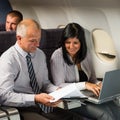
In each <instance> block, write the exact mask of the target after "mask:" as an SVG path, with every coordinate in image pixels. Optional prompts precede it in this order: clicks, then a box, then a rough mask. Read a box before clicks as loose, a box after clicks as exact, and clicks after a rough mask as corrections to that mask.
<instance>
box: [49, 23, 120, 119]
mask: <svg viewBox="0 0 120 120" xmlns="http://www.w3.org/2000/svg"><path fill="white" fill-rule="evenodd" d="M90 57H91V55H90V53H88V51H87V45H86V41H85V34H84V29H83V28H82V27H81V26H80V25H79V24H77V23H70V24H68V25H67V26H66V27H65V28H64V30H63V33H62V37H61V47H60V48H58V49H57V50H55V52H54V53H53V54H52V56H51V60H50V62H51V73H52V77H53V83H54V84H55V85H58V86H60V87H63V86H66V85H68V84H71V83H76V86H77V88H78V89H79V90H84V89H87V90H90V91H92V92H93V93H94V94H95V95H96V96H98V95H99V92H100V89H101V82H99V81H98V80H97V79H96V76H95V72H94V70H93V66H92V64H91V63H92V61H91V58H90ZM111 109H112V110H111ZM71 111H73V112H76V113H78V114H81V115H83V116H86V117H88V118H90V119H97V120H118V119H120V118H119V112H118V111H119V108H118V106H116V105H115V104H114V102H113V101H112V102H107V103H104V104H101V105H95V104H92V103H89V102H86V105H82V106H81V107H79V108H75V109H72V110H71Z"/></svg>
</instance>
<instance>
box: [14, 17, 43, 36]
mask: <svg viewBox="0 0 120 120" xmlns="http://www.w3.org/2000/svg"><path fill="white" fill-rule="evenodd" d="M30 22H31V23H30ZM30 26H33V27H34V28H36V29H39V30H41V26H40V24H39V23H38V22H37V21H35V20H33V19H25V20H23V21H21V22H20V23H19V24H18V26H17V29H16V34H17V35H20V36H22V37H25V36H26V32H27V29H28V28H29V27H30Z"/></svg>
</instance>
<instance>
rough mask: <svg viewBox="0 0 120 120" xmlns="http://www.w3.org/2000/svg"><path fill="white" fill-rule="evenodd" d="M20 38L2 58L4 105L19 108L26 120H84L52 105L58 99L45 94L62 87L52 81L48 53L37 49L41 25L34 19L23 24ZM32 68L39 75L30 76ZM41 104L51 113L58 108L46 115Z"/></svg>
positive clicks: (0, 76)
mask: <svg viewBox="0 0 120 120" xmlns="http://www.w3.org/2000/svg"><path fill="white" fill-rule="evenodd" d="M16 38H17V41H16V44H15V45H14V46H12V47H11V48H9V49H8V50H7V51H6V52H5V53H3V54H2V55H1V58H0V69H1V70H0V104H2V105H5V106H12V107H16V108H17V109H18V110H19V112H20V115H21V119H22V120H38V119H39V120H41V119H42V120H61V119H62V120H73V119H74V120H77V119H78V120H80V117H78V116H76V115H73V113H71V112H69V111H65V110H63V109H60V108H57V107H56V106H57V105H58V103H59V102H60V101H57V102H55V103H51V102H50V100H52V99H54V98H53V97H52V96H50V95H48V94H47V93H45V92H52V91H54V90H56V89H58V87H57V86H54V85H53V84H51V83H50V81H49V80H48V70H47V67H46V58H45V54H44V53H43V52H42V51H41V50H40V49H38V48H37V47H38V46H39V42H40V38H41V28H40V26H39V24H38V23H37V22H36V21H34V20H31V19H26V20H23V21H21V22H20V23H19V24H18V26H17V30H16ZM28 56H29V57H30V58H28ZM30 59H31V60H30ZM28 60H29V62H28ZM31 61H32V63H31ZM31 64H32V65H33V66H32V67H33V68H32V67H30V65H31ZM29 67H30V70H29ZM32 69H34V73H35V75H33V74H34V73H33V72H32V75H31V74H30V72H31V71H32ZM33 76H34V77H33ZM31 77H32V79H31ZM35 78H36V79H35ZM33 80H34V83H33ZM36 83H37V84H36ZM34 86H35V87H34ZM36 88H38V89H37V90H36ZM39 89H40V91H39ZM36 91H37V92H36ZM41 105H43V106H44V108H49V107H51V110H52V107H55V108H54V109H53V112H52V111H51V113H44V112H45V111H44V110H43V107H41Z"/></svg>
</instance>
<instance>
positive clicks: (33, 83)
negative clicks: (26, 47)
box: [26, 53, 53, 113]
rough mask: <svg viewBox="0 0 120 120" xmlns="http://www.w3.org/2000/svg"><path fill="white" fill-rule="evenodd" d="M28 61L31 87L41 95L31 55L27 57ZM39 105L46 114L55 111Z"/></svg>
mask: <svg viewBox="0 0 120 120" xmlns="http://www.w3.org/2000/svg"><path fill="white" fill-rule="evenodd" d="M26 61H27V67H28V73H29V78H30V85H31V87H32V89H33V92H34V93H35V94H39V93H41V91H40V88H39V85H38V83H37V80H36V77H35V72H34V69H33V65H32V61H31V55H30V54H29V53H28V55H27V56H26ZM38 105H39V106H40V108H41V109H42V111H44V112H45V113H49V112H52V111H53V107H49V106H45V105H44V104H40V103H39V104H38Z"/></svg>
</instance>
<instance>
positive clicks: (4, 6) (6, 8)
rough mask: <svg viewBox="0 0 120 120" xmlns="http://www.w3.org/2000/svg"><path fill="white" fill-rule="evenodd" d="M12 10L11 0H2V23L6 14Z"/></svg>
mask: <svg viewBox="0 0 120 120" xmlns="http://www.w3.org/2000/svg"><path fill="white" fill-rule="evenodd" d="M11 10H12V6H11V4H10V2H9V0H0V23H5V20H6V15H7V13H8V12H9V11H11Z"/></svg>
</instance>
